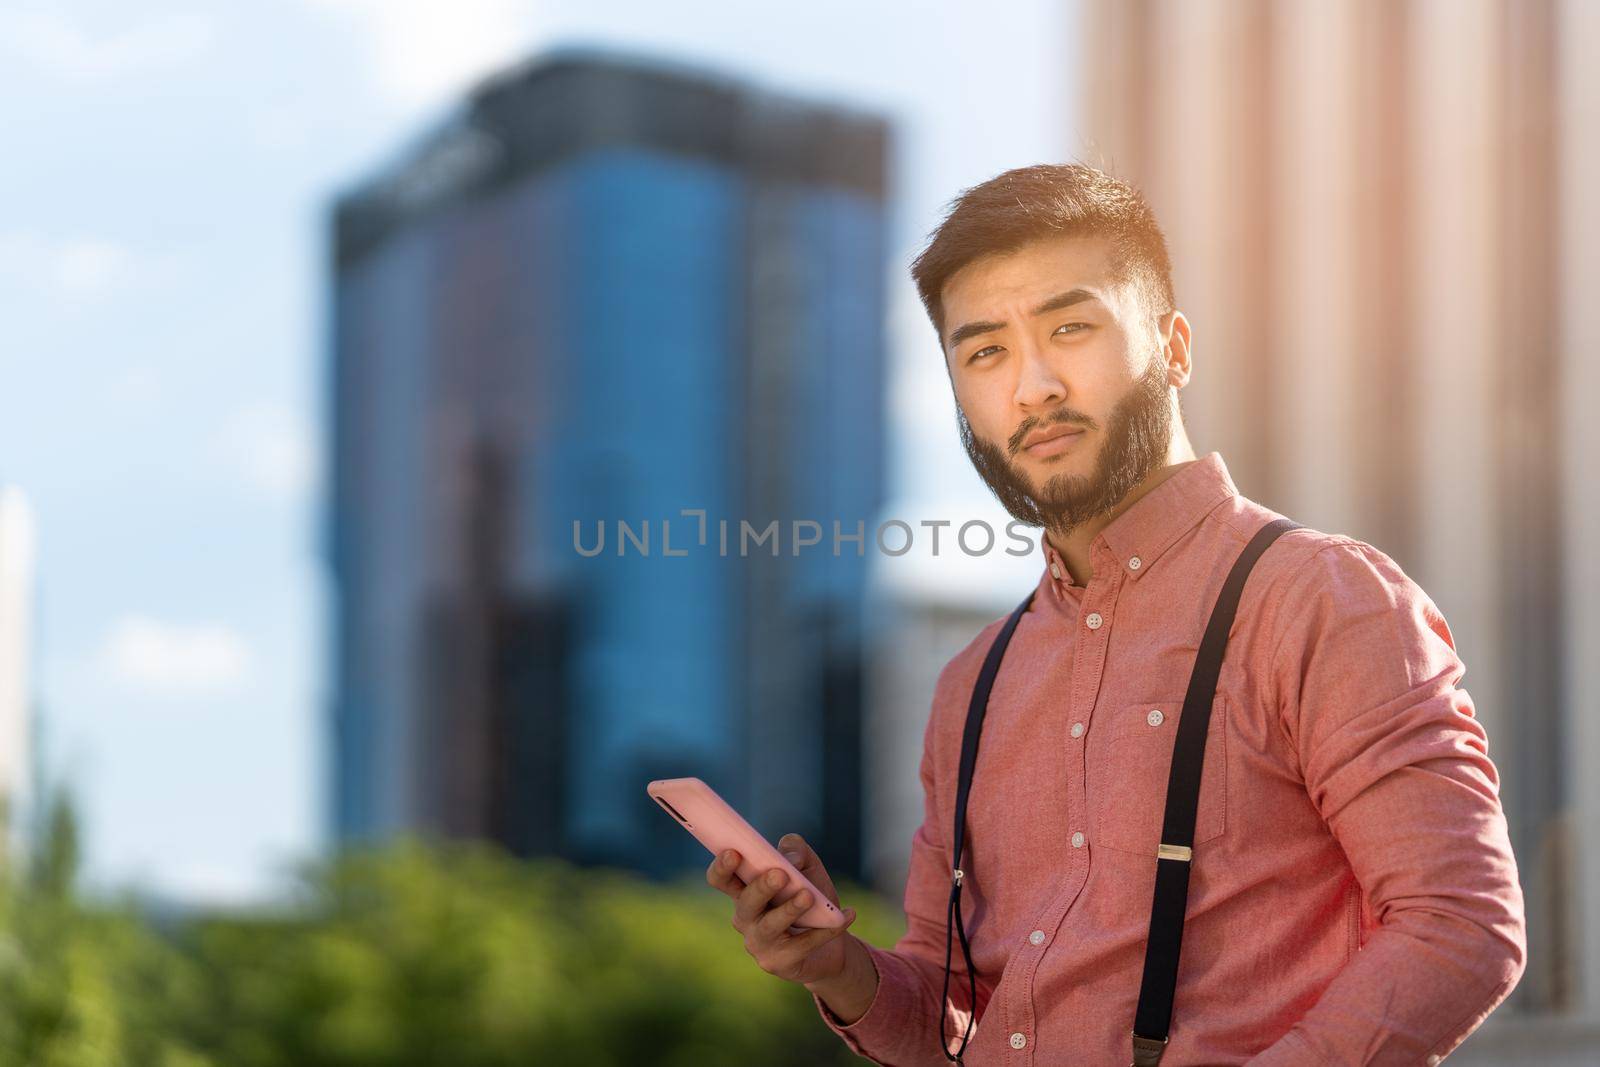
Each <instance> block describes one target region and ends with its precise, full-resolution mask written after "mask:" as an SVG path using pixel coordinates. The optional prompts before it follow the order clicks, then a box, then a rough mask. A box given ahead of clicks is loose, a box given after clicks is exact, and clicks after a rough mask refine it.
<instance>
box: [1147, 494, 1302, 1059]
mask: <svg viewBox="0 0 1600 1067" xmlns="http://www.w3.org/2000/svg"><path fill="white" fill-rule="evenodd" d="M1299 525H1300V524H1299V523H1297V522H1291V521H1290V520H1289V519H1274V520H1272V521H1271V522H1269V523H1267V524H1266V525H1265V526H1263V527H1262V528H1261V529H1260V530H1258V531H1257V532H1256V535H1255V536H1254V537H1252V538H1251V539H1250V543H1249V544H1247V545H1246V546H1245V547H1244V551H1242V552H1240V553H1239V558H1238V560H1236V561H1235V562H1234V564H1233V570H1231V571H1230V572H1228V579H1227V581H1225V582H1223V583H1222V592H1221V593H1220V594H1219V595H1218V596H1217V603H1216V607H1214V608H1213V609H1212V611H1211V621H1210V622H1208V623H1207V624H1206V632H1205V636H1204V637H1203V638H1201V640H1200V649H1199V651H1198V652H1197V653H1196V655H1195V660H1194V671H1193V672H1192V673H1191V674H1190V675H1189V688H1188V691H1187V692H1185V693H1184V697H1183V714H1182V715H1181V716H1180V717H1179V720H1178V736H1177V738H1176V740H1175V741H1174V742H1173V749H1172V764H1171V767H1170V769H1169V770H1168V772H1167V807H1166V815H1165V816H1164V817H1163V819H1162V824H1161V843H1160V844H1159V845H1158V846H1157V848H1156V887H1155V893H1154V897H1153V899H1152V901H1151V905H1150V934H1149V937H1148V939H1147V940H1146V941H1145V946H1144V978H1143V979H1142V980H1141V982H1140V985H1139V1006H1138V1007H1137V1008H1136V1009H1135V1011H1134V1017H1133V1067H1156V1065H1157V1064H1159V1063H1160V1062H1161V1054H1162V1053H1163V1052H1164V1051H1166V1047H1167V1031H1168V1028H1169V1026H1170V1025H1171V1023H1172V998H1173V994H1174V993H1175V991H1176V990H1177V986H1178V951H1179V948H1180V946H1181V945H1182V942H1183V914H1184V909H1185V908H1186V906H1187V905H1188V901H1189V861H1190V857H1191V848H1192V846H1193V845H1194V823H1195V815H1196V812H1197V811H1198V808H1199V799H1200V770H1201V765H1202V764H1203V763H1204V761H1205V755H1206V731H1207V729H1208V728H1209V727H1210V725H1211V704H1212V701H1213V699H1214V697H1215V695H1216V690H1217V678H1218V676H1219V675H1220V674H1221V672H1222V656H1223V653H1224V652H1225V651H1226V650H1227V647H1228V631H1229V630H1230V629H1231V628H1232V626H1233V617H1234V614H1235V612H1236V611H1237V610H1238V607H1239V595H1240V593H1242V592H1243V590H1244V583H1245V579H1246V578H1248V577H1249V576H1250V570H1251V568H1253V567H1254V566H1255V564H1256V560H1257V559H1259V558H1261V553H1263V552H1265V551H1266V550H1267V546H1268V545H1270V544H1272V542H1274V541H1276V540H1277V539H1278V538H1279V537H1281V536H1282V535H1283V534H1285V533H1288V532H1289V531H1290V530H1293V529H1296V528H1298V527H1299Z"/></svg>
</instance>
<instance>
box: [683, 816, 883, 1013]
mask: <svg viewBox="0 0 1600 1067" xmlns="http://www.w3.org/2000/svg"><path fill="white" fill-rule="evenodd" d="M778 848H779V849H780V850H782V852H783V854H784V855H785V857H787V858H788V860H789V862H790V863H792V864H794V866H795V869H796V870H798V871H799V872H800V873H801V874H803V875H805V876H806V877H807V878H809V879H810V880H811V884H812V885H814V886H816V887H817V888H818V889H819V890H821V891H822V892H823V893H824V894H825V895H826V896H827V898H828V899H829V900H830V901H832V902H833V904H834V906H835V907H839V893H838V891H837V890H836V889H834V888H833V879H831V878H829V877H828V872H827V870H826V869H825V868H824V867H823V866H822V861H821V860H819V859H817V855H816V853H815V852H813V851H812V850H811V846H810V845H808V844H806V842H805V839H804V838H803V837H801V836H800V835H799V834H785V835H784V836H783V837H782V838H780V839H779V840H778ZM729 856H731V857H732V861H731V862H729V861H728V857H729ZM739 859H740V857H739V855H738V853H737V852H731V851H730V852H729V853H727V854H726V855H719V856H717V857H716V858H714V859H713V860H712V861H711V866H710V867H708V868H707V869H706V883H707V884H708V885H710V886H711V887H712V888H714V889H720V890H722V891H723V892H724V893H726V894H727V895H728V896H730V897H732V898H733V899H734V901H735V904H734V909H733V928H734V929H735V930H737V931H739V933H741V934H743V935H744V948H745V951H746V952H748V953H750V955H751V956H752V957H753V958H754V959H755V961H756V963H757V964H759V965H760V967H761V969H762V970H764V971H766V972H767V973H768V974H772V975H776V976H778V977H779V978H783V979H785V980H787V981H790V982H799V983H802V984H806V983H810V982H817V981H821V980H823V979H827V978H833V977H835V976H837V975H838V974H840V973H841V972H842V971H843V970H844V968H845V963H846V962H847V959H848V957H847V956H846V955H845V942H844V940H843V939H842V938H841V937H840V936H839V935H840V934H842V933H844V932H845V930H846V929H847V928H848V927H849V926H850V924H851V923H853V922H855V918H856V913H855V909H854V908H843V909H841V910H842V911H843V914H844V918H845V924H844V926H840V927H836V928H831V929H830V928H818V929H815V930H807V931H805V932H804V933H801V934H791V933H789V927H790V926H792V925H793V924H794V923H795V921H796V920H797V919H799V918H800V916H801V915H802V914H804V912H805V911H806V909H807V908H809V907H811V904H812V901H811V892H810V891H809V890H801V891H800V892H799V893H796V894H795V895H794V896H793V897H791V898H790V899H789V900H788V901H787V902H786V903H783V904H777V905H774V904H773V903H772V898H773V897H774V896H775V895H777V893H778V892H779V891H780V890H781V889H782V888H783V886H784V885H785V884H786V883H787V882H788V880H789V875H788V872H787V871H785V870H784V869H783V868H781V867H774V868H772V869H771V870H769V871H763V872H762V873H761V877H759V878H757V879H756V880H755V881H753V882H751V883H749V884H748V885H747V884H746V883H745V882H744V880H743V879H741V878H740V877H739V875H738V874H737V873H735V872H736V870H737V868H738V866H739ZM773 875H776V876H777V880H776V881H772V880H770V879H771V878H772V876H773Z"/></svg>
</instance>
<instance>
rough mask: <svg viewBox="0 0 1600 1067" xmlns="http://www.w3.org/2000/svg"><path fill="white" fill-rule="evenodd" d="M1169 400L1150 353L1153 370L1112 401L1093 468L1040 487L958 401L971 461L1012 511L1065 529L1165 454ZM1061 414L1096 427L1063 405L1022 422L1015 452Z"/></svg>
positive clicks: (1097, 511) (1060, 532)
mask: <svg viewBox="0 0 1600 1067" xmlns="http://www.w3.org/2000/svg"><path fill="white" fill-rule="evenodd" d="M1170 403H1171V401H1170V396H1169V387H1168V385H1167V367H1166V364H1165V363H1164V362H1162V361H1161V360H1160V359H1152V360H1151V363H1150V368H1149V370H1147V371H1146V372H1145V373H1144V374H1143V375H1142V376H1141V377H1140V378H1139V379H1138V380H1137V381H1136V382H1134V384H1133V388H1132V389H1130V390H1129V391H1128V395H1127V396H1125V397H1123V398H1122V399H1121V400H1119V401H1118V402H1117V406H1116V407H1115V408H1113V409H1112V411H1111V417H1110V418H1109V419H1108V420H1107V423H1106V432H1105V441H1104V442H1103V443H1102V444H1101V446H1100V453H1099V455H1098V456H1097V457H1096V458H1095V464H1094V470H1093V471H1091V472H1090V473H1089V474H1057V475H1053V476H1052V477H1051V478H1050V479H1049V480H1048V481H1046V482H1045V483H1044V487H1043V488H1035V487H1034V484H1033V479H1032V478H1030V477H1029V476H1028V475H1027V474H1026V473H1025V472H1023V471H1021V470H1019V469H1018V468H1017V467H1016V466H1015V465H1014V464H1013V463H1012V462H1011V460H1010V459H1009V458H1007V451H1002V450H1001V448H1000V446H998V445H996V444H994V443H993V442H990V441H985V440H983V439H981V438H978V437H976V436H975V435H974V434H973V432H972V426H971V425H970V424H969V423H968V422H967V415H966V412H964V411H962V410H961V405H960V403H959V402H958V403H957V404H956V420H957V423H958V424H959V426H960V429H961V444H962V445H963V447H965V448H966V450H967V456H968V457H969V458H970V459H971V460H972V465H973V466H974V467H976V468H977V471H978V475H979V477H981V478H982V479H983V481H984V484H985V485H987V486H988V487H989V491H990V492H992V493H993V494H994V495H995V497H996V498H997V499H998V500H999V501H1000V503H1001V505H1002V506H1004V508H1005V509H1006V511H1008V512H1010V513H1011V516H1012V518H1014V519H1016V520H1017V521H1019V522H1021V523H1024V524H1026V525H1028V526H1042V527H1044V528H1045V529H1046V530H1049V531H1050V532H1052V533H1055V534H1056V535H1057V536H1060V537H1065V536H1066V535H1067V534H1069V533H1071V532H1072V530H1073V529H1074V528H1076V527H1078V526H1081V525H1082V524H1084V523H1085V522H1088V521H1089V520H1090V519H1093V518H1095V517H1096V516H1099V515H1103V514H1105V513H1106V512H1108V511H1110V510H1111V509H1112V508H1114V507H1116V506H1117V504H1118V503H1119V502H1120V501H1121V500H1122V498H1123V497H1125V496H1127V495H1128V493H1129V492H1131V491H1132V490H1133V489H1134V487H1135V486H1137V485H1139V484H1140V483H1141V482H1143V481H1144V480H1145V479H1146V478H1147V477H1149V476H1150V474H1151V473H1152V472H1154V471H1155V470H1156V468H1158V467H1159V466H1161V464H1162V463H1163V462H1164V461H1165V460H1166V457H1167V450H1168V447H1169V445H1170V443H1171V440H1172V408H1171V406H1170ZM1057 422H1067V423H1071V424H1074V425H1080V426H1084V427H1086V428H1087V429H1091V430H1092V429H1094V428H1095V423H1094V420H1093V419H1090V418H1089V417H1088V416H1086V415H1077V414H1076V413H1074V412H1072V411H1071V410H1070V409H1068V408H1061V409H1060V410H1058V411H1056V412H1055V413H1053V414H1052V415H1050V416H1048V417H1046V418H1044V419H1041V420H1038V421H1037V422H1034V423H1032V424H1029V423H1024V424H1023V425H1022V426H1020V427H1018V429H1017V432H1016V433H1015V434H1013V435H1012V437H1011V441H1010V442H1009V443H1008V451H1009V453H1010V455H1015V454H1016V453H1017V452H1019V451H1021V448H1022V439H1023V437H1024V436H1026V435H1027V434H1029V433H1032V432H1033V431H1034V430H1036V429H1038V428H1040V427H1042V426H1049V425H1052V424H1054V423H1057Z"/></svg>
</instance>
